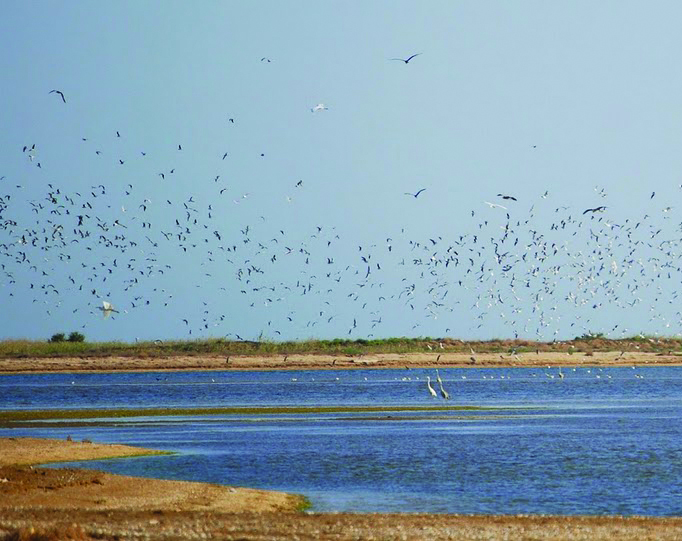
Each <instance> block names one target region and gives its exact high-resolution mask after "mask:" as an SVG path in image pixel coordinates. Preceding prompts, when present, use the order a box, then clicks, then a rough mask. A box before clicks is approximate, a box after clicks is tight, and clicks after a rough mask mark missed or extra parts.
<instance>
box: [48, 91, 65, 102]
mask: <svg viewBox="0 0 682 541" xmlns="http://www.w3.org/2000/svg"><path fill="white" fill-rule="evenodd" d="M52 93H55V94H59V95H60V96H61V97H62V101H63V102H64V103H66V98H65V97H64V93H63V92H62V91H61V90H50V91H49V92H48V94H52Z"/></svg>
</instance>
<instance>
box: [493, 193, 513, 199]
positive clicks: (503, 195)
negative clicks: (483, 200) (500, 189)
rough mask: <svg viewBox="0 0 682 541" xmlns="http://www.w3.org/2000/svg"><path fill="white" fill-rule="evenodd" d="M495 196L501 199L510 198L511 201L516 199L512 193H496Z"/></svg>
mask: <svg viewBox="0 0 682 541" xmlns="http://www.w3.org/2000/svg"><path fill="white" fill-rule="evenodd" d="M497 197H501V198H502V199H511V200H512V201H516V197H514V196H513V195H505V194H503V193H498V194H497Z"/></svg>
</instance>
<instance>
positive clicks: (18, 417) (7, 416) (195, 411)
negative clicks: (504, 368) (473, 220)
mask: <svg viewBox="0 0 682 541" xmlns="http://www.w3.org/2000/svg"><path fill="white" fill-rule="evenodd" d="M500 409H504V408H486V407H480V406H324V407H245V408H242V407H228V408H140V409H132V408H120V409H77V410H71V409H66V410H15V411H0V425H5V426H7V425H10V424H12V423H22V422H29V421H50V420H76V419H116V418H121V419H123V418H131V417H168V416H173V417H179V416H197V415H292V414H299V415H300V414H319V413H388V412H410V411H416V412H439V411H485V410H500Z"/></svg>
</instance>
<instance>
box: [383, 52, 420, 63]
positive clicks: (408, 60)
mask: <svg viewBox="0 0 682 541" xmlns="http://www.w3.org/2000/svg"><path fill="white" fill-rule="evenodd" d="M420 54H422V53H416V54H413V55H412V56H410V57H409V58H389V60H400V61H401V62H405V64H409V62H410V60H412V59H413V58H414V57H415V56H419V55H420Z"/></svg>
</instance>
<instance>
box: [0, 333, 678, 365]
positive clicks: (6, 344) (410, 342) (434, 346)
mask: <svg viewBox="0 0 682 541" xmlns="http://www.w3.org/2000/svg"><path fill="white" fill-rule="evenodd" d="M472 349H473V350H474V351H475V352H476V353H508V354H510V353H519V354H520V353H525V352H535V351H540V352H549V351H560V352H586V351H591V352H599V351H647V352H666V353H667V352H682V339H680V338H660V337H652V336H644V335H637V336H634V337H629V338H623V339H619V340H610V339H607V338H604V336H603V335H602V334H600V333H588V334H586V335H583V336H579V337H576V338H575V339H573V340H569V341H563V342H533V341H528V340H502V339H494V340H488V341H469V342H465V341H463V340H459V339H453V338H431V337H420V338H385V339H377V340H363V339H358V340H344V339H335V340H302V341H292V342H270V341H235V340H225V339H219V338H218V339H207V340H191V341H161V340H156V341H150V342H135V343H126V342H86V341H85V337H84V336H83V335H82V334H80V333H71V334H70V335H69V336H68V338H66V337H65V335H64V334H56V335H54V336H53V337H52V338H51V339H50V340H49V341H31V340H5V341H2V342H0V358H5V359H8V358H28V357H32V358H33V357H35V358H42V357H78V358H94V357H111V356H119V357H138V358H153V357H173V356H200V355H201V356H207V355H208V356H221V355H224V356H230V355H245V356H254V357H255V356H269V355H302V354H303V355H305V354H318V355H368V354H377V353H424V352H429V351H431V352H433V353H470V351H471V350H472Z"/></svg>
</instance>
